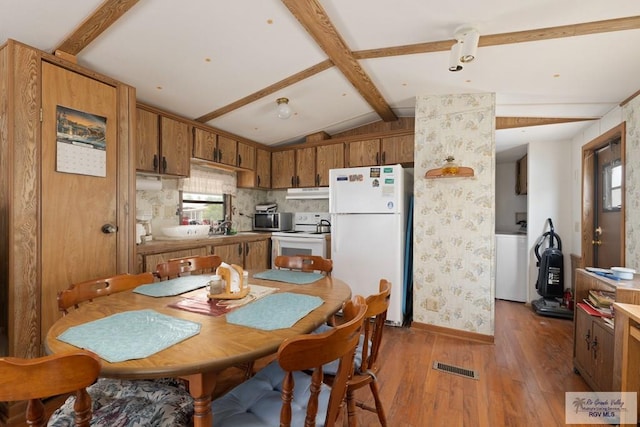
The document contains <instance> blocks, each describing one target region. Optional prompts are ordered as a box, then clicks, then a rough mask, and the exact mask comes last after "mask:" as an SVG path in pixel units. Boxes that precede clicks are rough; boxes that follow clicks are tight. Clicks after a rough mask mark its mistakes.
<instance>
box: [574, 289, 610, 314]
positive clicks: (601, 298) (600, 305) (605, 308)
mask: <svg viewBox="0 0 640 427" xmlns="http://www.w3.org/2000/svg"><path fill="white" fill-rule="evenodd" d="M614 301H615V293H613V292H609V291H602V290H595V289H592V290H590V291H589V297H588V298H585V299H584V300H583V302H582V303H579V304H578V305H579V306H580V307H581V308H582V309H583V310H585V311H586V312H587V313H589V314H590V315H592V316H600V317H602V318H612V317H613V311H612V309H611V307H612V304H613V302H614Z"/></svg>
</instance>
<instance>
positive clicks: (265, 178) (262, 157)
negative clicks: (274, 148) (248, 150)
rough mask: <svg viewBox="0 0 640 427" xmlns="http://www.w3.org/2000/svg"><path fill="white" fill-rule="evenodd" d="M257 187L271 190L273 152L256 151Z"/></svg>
mask: <svg viewBox="0 0 640 427" xmlns="http://www.w3.org/2000/svg"><path fill="white" fill-rule="evenodd" d="M255 185H256V187H258V188H271V152H270V151H267V150H262V149H260V148H258V149H256V183H255Z"/></svg>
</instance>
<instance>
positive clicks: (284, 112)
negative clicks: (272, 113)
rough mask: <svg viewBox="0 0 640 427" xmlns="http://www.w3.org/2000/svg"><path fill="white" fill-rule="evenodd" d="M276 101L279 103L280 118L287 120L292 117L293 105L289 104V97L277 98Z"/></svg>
mask: <svg viewBox="0 0 640 427" xmlns="http://www.w3.org/2000/svg"><path fill="white" fill-rule="evenodd" d="M276 103H277V104H278V107H277V113H278V118H280V119H283V120H286V119H288V118H289V117H291V112H292V110H291V107H290V106H289V98H278V99H276Z"/></svg>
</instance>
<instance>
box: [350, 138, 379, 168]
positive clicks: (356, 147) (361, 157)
mask: <svg viewBox="0 0 640 427" xmlns="http://www.w3.org/2000/svg"><path fill="white" fill-rule="evenodd" d="M345 151H346V154H347V161H348V163H347V167H352V168H353V167H358V166H372V165H378V164H380V138H374V139H365V140H362V141H352V142H347V148H346V150H345Z"/></svg>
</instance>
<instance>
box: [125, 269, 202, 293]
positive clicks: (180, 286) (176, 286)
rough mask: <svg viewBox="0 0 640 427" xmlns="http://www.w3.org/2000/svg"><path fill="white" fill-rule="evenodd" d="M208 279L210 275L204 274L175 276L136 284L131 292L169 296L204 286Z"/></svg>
mask: <svg viewBox="0 0 640 427" xmlns="http://www.w3.org/2000/svg"><path fill="white" fill-rule="evenodd" d="M209 280H210V276H209V275H206V274H203V275H196V276H183V277H176V278H175V279H169V280H165V281H164V282H156V283H150V284H148V285H141V286H138V287H137V288H135V289H134V290H133V292H136V293H138V294H142V295H147V296H150V297H170V296H173V295H180V294H183V293H185V292H189V291H193V290H195V289H198V288H204V287H205V286H207V283H208V282H209Z"/></svg>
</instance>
